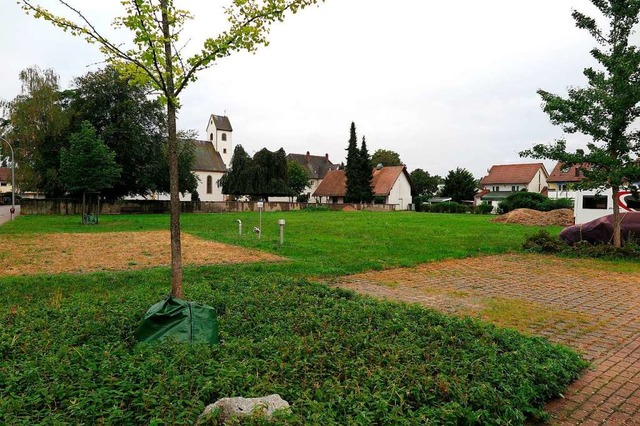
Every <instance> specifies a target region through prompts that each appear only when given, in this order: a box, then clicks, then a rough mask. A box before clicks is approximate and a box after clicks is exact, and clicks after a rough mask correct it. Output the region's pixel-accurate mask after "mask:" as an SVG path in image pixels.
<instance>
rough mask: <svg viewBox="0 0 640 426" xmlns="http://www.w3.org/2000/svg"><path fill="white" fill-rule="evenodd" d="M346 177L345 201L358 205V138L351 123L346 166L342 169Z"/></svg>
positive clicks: (359, 181)
mask: <svg viewBox="0 0 640 426" xmlns="http://www.w3.org/2000/svg"><path fill="white" fill-rule="evenodd" d="M344 172H345V175H346V177H347V194H346V197H345V201H346V202H349V203H359V202H360V201H361V188H360V186H361V178H360V175H361V166H360V151H358V138H357V136H356V125H355V123H353V122H352V123H351V131H350V136H349V145H348V146H347V165H346V166H345V167H344Z"/></svg>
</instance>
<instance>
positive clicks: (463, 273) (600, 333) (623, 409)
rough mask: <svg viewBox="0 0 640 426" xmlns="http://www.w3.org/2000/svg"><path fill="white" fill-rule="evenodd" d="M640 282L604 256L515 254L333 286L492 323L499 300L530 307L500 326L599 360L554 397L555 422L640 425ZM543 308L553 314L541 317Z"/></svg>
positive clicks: (401, 271) (366, 275) (407, 270)
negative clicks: (613, 266)
mask: <svg viewBox="0 0 640 426" xmlns="http://www.w3.org/2000/svg"><path fill="white" fill-rule="evenodd" d="M638 283H640V274H637V273H636V274H630V273H622V272H611V271H608V270H607V268H606V266H603V265H602V264H598V262H597V261H592V260H581V259H560V258H556V257H553V256H540V255H524V254H509V255H501V256H487V257H475V258H468V259H461V260H445V261H441V262H433V263H428V264H424V265H419V266H417V267H414V268H399V269H392V270H387V271H372V272H367V273H364V274H358V275H353V276H346V277H340V278H338V279H336V280H335V281H334V282H332V283H331V284H332V285H336V286H339V287H343V288H348V289H352V290H355V291H358V292H360V293H364V294H369V295H371V296H374V297H379V298H385V299H390V300H399V301H404V302H409V303H419V304H421V305H424V306H426V307H429V308H433V309H438V310H441V311H443V312H446V313H448V314H454V315H474V316H478V317H480V318H484V319H486V320H491V319H492V318H491V317H490V316H488V314H487V308H488V307H489V306H490V303H491V302H492V301H501V302H508V303H511V302H513V303H520V304H521V305H522V306H527V307H529V308H531V309H532V313H531V315H529V317H531V318H533V319H532V320H531V322H530V323H529V324H525V325H522V324H521V323H517V324H509V323H506V324H505V323H498V325H502V326H509V327H512V328H519V329H520V331H522V332H524V333H529V334H535V335H539V336H543V337H545V338H547V339H549V340H550V341H552V342H554V343H560V344H565V345H567V346H570V347H572V348H574V349H575V350H577V351H579V352H580V353H581V354H582V355H583V356H584V357H585V359H587V360H588V361H590V362H591V363H592V367H591V368H592V369H590V370H587V371H586V372H585V373H584V375H583V377H582V378H580V379H579V380H577V381H576V382H574V383H573V384H572V386H571V387H570V388H569V390H568V391H567V392H566V393H565V396H566V398H564V399H557V400H554V401H550V402H549V404H548V406H547V410H548V411H549V412H550V414H551V415H552V418H553V419H554V420H552V421H551V423H552V424H558V425H559V424H579V425H592V424H593V425H595V424H598V425H601V424H602V425H604V424H628V425H640V320H639V318H640V285H638ZM523 303H524V304H523ZM536 309H539V310H541V311H544V312H545V313H546V314H547V315H540V318H537V319H536V318H534V317H535V315H536V313H537V311H536ZM523 315H527V314H523ZM525 319H526V318H525Z"/></svg>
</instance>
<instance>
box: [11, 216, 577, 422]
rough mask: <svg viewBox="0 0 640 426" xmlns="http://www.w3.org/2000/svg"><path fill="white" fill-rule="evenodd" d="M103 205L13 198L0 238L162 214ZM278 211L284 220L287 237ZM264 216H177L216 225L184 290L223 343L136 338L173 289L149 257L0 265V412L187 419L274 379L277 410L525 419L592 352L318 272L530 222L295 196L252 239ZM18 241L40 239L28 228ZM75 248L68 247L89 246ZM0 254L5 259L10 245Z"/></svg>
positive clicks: (440, 253) (316, 415)
mask: <svg viewBox="0 0 640 426" xmlns="http://www.w3.org/2000/svg"><path fill="white" fill-rule="evenodd" d="M100 219H101V222H100V224H99V225H96V226H82V225H80V224H79V221H80V220H79V217H74V216H23V217H19V218H18V220H16V221H14V222H11V223H7V224H5V225H3V226H2V227H0V240H1V241H3V246H6V243H7V242H10V241H19V240H21V239H28V238H30V239H32V240H33V241H36V242H37V241H39V240H40V241H44V240H45V239H49V240H52V241H56V238H58V239H59V241H62V240H65V241H67V243H66V244H71V246H73V241H75V243H76V245H82V244H85V245H87V244H90V245H97V246H98V248H100V244H104V245H105V249H104V250H103V252H104V253H108V250H107V249H106V243H105V241H108V244H109V245H115V244H120V241H119V240H120V238H118V236H121V240H122V241H123V242H127V241H129V242H131V241H137V240H136V239H135V238H134V234H137V233H152V232H154V233H157V232H158V231H164V230H166V229H167V228H168V221H169V218H168V216H164V215H122V216H102V217H101V218H100ZM238 219H239V220H241V221H242V223H243V228H244V233H243V235H238V223H237V220H238ZM279 219H285V221H286V225H285V240H284V244H283V245H282V246H281V245H280V244H279V228H278V224H277V222H278V220H279ZM259 220H260V219H259V215H258V214H257V213H243V214H213V215H207V214H200V215H195V214H193V215H183V216H182V230H183V233H184V234H187V235H188V236H189V237H193V238H195V239H197V240H202V241H205V242H212V243H213V242H215V243H222V244H217V245H216V246H212V247H213V248H208V247H207V246H194V247H195V248H197V249H199V250H204V251H210V252H207V253H205V255H204V256H201V257H204V258H210V259H211V261H210V263H208V262H203V261H198V262H197V263H194V264H192V265H190V264H189V263H188V262H187V265H186V268H185V296H186V298H187V299H189V300H193V301H197V302H200V303H204V304H208V305H210V306H213V307H215V308H216V311H217V313H218V320H219V323H220V338H221V344H220V345H218V346H214V347H211V346H207V345H185V344H178V343H175V342H165V343H162V344H152V345H148V344H137V343H136V342H135V339H134V338H133V333H134V330H135V328H136V326H137V324H138V323H139V321H140V320H141V319H142V317H143V315H144V313H145V311H146V310H147V308H148V307H149V306H151V305H152V304H154V303H156V302H157V301H159V300H161V299H162V298H163V297H165V296H166V294H167V293H168V292H169V289H170V270H169V268H168V266H167V264H165V263H163V262H161V261H158V264H157V265H152V264H148V265H146V266H145V267H144V268H140V264H139V262H138V261H136V260H135V259H128V260H126V263H124V267H123V268H121V269H123V270H108V271H98V272H82V273H78V272H75V273H55V274H53V273H50V274H33V273H25V274H20V273H16V274H13V275H10V276H9V275H2V276H0V291H1V292H2V294H3V297H2V298H1V299H0V324H1V327H0V423H2V424H12V425H13V424H25V425H26V424H29V425H31V424H78V423H84V424H192V423H194V422H195V421H196V419H197V417H198V414H199V413H200V412H202V410H203V409H204V407H205V406H206V405H207V404H209V403H212V402H214V401H215V400H216V399H218V398H221V397H226V396H245V397H255V396H262V395H266V394H270V393H279V394H280V395H281V396H282V397H283V398H284V399H286V400H288V401H289V402H290V403H291V405H292V412H291V413H290V414H286V415H282V416H280V417H279V418H278V419H277V421H276V423H278V424H363V425H364V424H423V423H427V424H429V423H431V424H456V423H462V424H521V423H523V422H524V421H525V419H527V418H529V419H544V418H545V416H546V414H545V413H544V411H543V408H544V403H545V401H547V400H548V399H550V398H552V397H554V396H557V395H559V394H560V393H561V392H562V391H563V389H564V388H565V387H566V386H567V385H568V384H569V383H570V382H571V381H572V380H574V379H575V378H577V377H578V376H579V374H580V372H581V371H582V370H583V369H584V368H585V367H586V363H585V362H584V361H582V360H581V359H580V357H579V356H578V355H577V354H575V353H574V352H573V351H571V350H569V349H567V348H563V347H560V346H557V345H552V344H550V343H548V342H547V341H546V340H544V339H541V338H537V337H528V336H523V335H521V334H519V333H517V332H515V331H512V330H506V329H500V328H497V327H495V326H493V325H491V324H487V323H482V322H480V321H478V320H475V319H470V318H458V317H450V316H446V315H444V314H441V313H437V312H434V311H431V310H427V309H424V308H422V307H419V306H412V305H405V304H398V303H391V302H380V301H377V300H374V299H371V298H368V297H363V296H359V295H357V294H355V293H353V292H349V291H345V290H340V289H335V288H331V287H329V286H327V285H325V284H322V281H324V280H331V279H332V278H333V277H336V276H340V275H345V274H351V273H357V272H363V271H368V270H380V269H387V268H393V267H400V266H413V265H417V264H420V263H424V262H431V261H437V260H441V259H449V258H461V257H468V256H483V255H490V254H499V253H505V252H510V251H519V250H520V247H521V245H522V242H523V241H524V239H525V238H526V237H527V236H529V235H532V234H533V233H535V232H536V231H537V230H538V229H539V228H535V227H525V226H519V225H505V224H493V223H490V222H489V220H490V217H487V216H475V215H469V214H467V215H446V214H419V213H410V212H406V213H399V212H398V213H374V212H329V211H301V212H281V213H264V214H263V215H262V225H263V234H262V238H260V239H258V238H257V235H256V234H254V233H253V232H252V228H253V227H254V226H258V224H259ZM548 229H549V230H550V231H551V232H557V231H558V230H559V229H557V228H548ZM79 234H82V236H81V235H79ZM84 234H93V235H94V236H95V238H94V239H87V238H85V237H86V236H85V235H84ZM101 234H102V236H103V237H105V238H104V239H103V240H101ZM107 234H108V235H109V238H108V239H107V238H106V235H107ZM114 235H115V238H114ZM68 241H71V242H72V243H68ZM141 241H147V242H146V243H143V244H147V245H149V244H151V243H149V242H148V240H141ZM161 243H164V242H163V241H160V242H156V243H154V244H161ZM166 246H167V247H166V250H167V252H168V237H167V239H166ZM29 247H31V246H29ZM238 248H242V249H246V250H247V251H245V252H244V253H245V254H244V255H243V257H242V263H231V262H229V261H223V262H217V260H218V259H220V258H225V256H226V255H225V253H226V252H229V253H231V255H227V256H226V258H227V259H228V258H234V257H239V256H240V255H239V254H235V253H236V252H232V249H233V250H237V249H238ZM25 250H26V249H25ZM29 250H33V251H34V254H37V250H38V245H37V244H36V243H34V245H33V247H31V248H29ZM147 251H149V252H150V251H151V248H150V247H147V249H146V250H145V249H144V248H143V249H142V250H141V253H142V254H141V256H145V254H144V253H146V252H147ZM78 252H79V255H78V254H71V251H69V253H68V256H67V258H66V259H65V262H67V263H73V261H74V257H73V256H80V257H82V254H83V253H85V254H86V253H89V250H88V248H87V249H86V250H82V249H81V250H78ZM100 252H101V251H100V250H97V251H95V250H94V251H91V253H92V254H91V256H92V257H99V256H100ZM74 253H75V252H74ZM96 253H97V254H96ZM247 253H248V254H247ZM257 253H262V254H269V255H272V258H264V259H261V258H260V256H258V255H257ZM46 257H47V256H46V255H45V256H43V261H46ZM276 258H277V259H276ZM23 259H25V260H24V262H26V261H27V260H26V259H28V256H23ZM158 259H160V257H158ZM84 260H86V259H84ZM84 260H83V261H84ZM0 261H2V262H5V263H6V262H9V263H10V262H11V250H10V249H7V250H3V251H2V252H1V254H0ZM97 261H98V259H96V262H97ZM89 263H90V262H89ZM13 267H14V268H17V269H19V268H20V265H15V264H13ZM209 421H210V423H213V424H215V422H216V420H215V419H209ZM248 424H262V423H260V420H258V419H253V420H249V421H248Z"/></svg>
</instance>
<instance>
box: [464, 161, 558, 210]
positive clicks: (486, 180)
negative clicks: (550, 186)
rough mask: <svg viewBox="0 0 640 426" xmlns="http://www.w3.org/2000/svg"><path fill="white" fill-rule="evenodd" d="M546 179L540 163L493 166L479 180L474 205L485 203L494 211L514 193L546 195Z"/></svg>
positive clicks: (543, 168)
mask: <svg viewBox="0 0 640 426" xmlns="http://www.w3.org/2000/svg"><path fill="white" fill-rule="evenodd" d="M548 177H549V173H547V169H546V168H545V167H544V164H542V163H529V164H502V165H494V166H492V167H491V169H489V171H488V174H487V176H485V177H483V178H482V179H480V187H481V190H480V192H478V193H477V194H476V195H475V199H474V205H476V206H477V205H480V204H481V203H482V202H487V203H489V205H492V206H494V211H495V210H496V209H497V206H498V203H499V202H500V201H502V200H504V199H505V198H507V197H508V196H509V195H511V194H513V193H514V192H518V191H522V190H526V191H528V192H537V193H539V194H545V195H546V193H547V178H548Z"/></svg>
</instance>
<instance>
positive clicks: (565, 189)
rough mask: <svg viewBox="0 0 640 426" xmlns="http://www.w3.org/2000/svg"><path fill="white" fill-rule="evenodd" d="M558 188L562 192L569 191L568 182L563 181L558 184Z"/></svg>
mask: <svg viewBox="0 0 640 426" xmlns="http://www.w3.org/2000/svg"><path fill="white" fill-rule="evenodd" d="M558 190H559V191H561V192H566V191H567V184H566V183H561V184H560V185H558Z"/></svg>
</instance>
